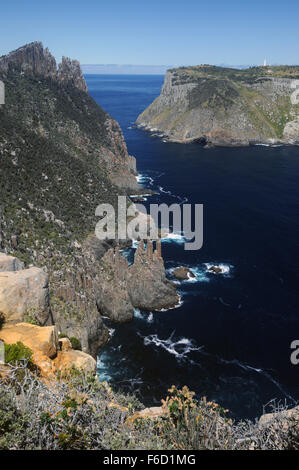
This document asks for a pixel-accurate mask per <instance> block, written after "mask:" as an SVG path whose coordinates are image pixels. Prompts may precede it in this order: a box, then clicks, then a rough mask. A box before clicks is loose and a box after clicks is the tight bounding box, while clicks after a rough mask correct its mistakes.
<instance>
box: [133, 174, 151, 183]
mask: <svg viewBox="0 0 299 470" xmlns="http://www.w3.org/2000/svg"><path fill="white" fill-rule="evenodd" d="M135 178H136V181H137V183H140V184H142V183H149V184H150V185H151V186H152V185H153V183H154V179H153V178H152V177H151V176H147V175H143V174H141V173H139V174H138V175H137V176H135Z"/></svg>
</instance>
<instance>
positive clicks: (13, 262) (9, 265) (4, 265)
mask: <svg viewBox="0 0 299 470" xmlns="http://www.w3.org/2000/svg"><path fill="white" fill-rule="evenodd" d="M22 269H25V266H24V263H22V262H21V261H20V260H19V259H18V258H16V257H15V256H8V255H6V254H5V253H0V273H2V272H5V271H21V270H22Z"/></svg>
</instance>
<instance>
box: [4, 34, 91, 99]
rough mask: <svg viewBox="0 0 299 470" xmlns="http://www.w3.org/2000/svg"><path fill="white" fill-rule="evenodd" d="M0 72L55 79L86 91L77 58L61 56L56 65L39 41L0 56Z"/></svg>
mask: <svg viewBox="0 0 299 470" xmlns="http://www.w3.org/2000/svg"><path fill="white" fill-rule="evenodd" d="M0 72H2V73H3V74H4V75H7V74H8V73H9V72H20V73H23V74H25V75H29V76H40V77H44V78H50V79H52V80H57V82H59V83H61V84H63V85H71V86H74V87H76V88H78V89H79V90H82V91H85V92H87V85H86V82H85V79H84V77H83V74H82V71H81V67H80V64H79V62H78V61H77V60H71V59H69V58H68V57H62V62H61V63H60V64H59V65H58V69H57V64H56V60H55V58H54V57H53V56H52V54H51V53H50V51H49V49H48V48H44V47H43V44H42V43H41V42H32V43H30V44H26V45H25V46H22V47H20V48H19V49H16V50H15V51H12V52H10V53H9V54H8V55H7V56H3V57H0Z"/></svg>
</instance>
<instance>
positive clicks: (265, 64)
mask: <svg viewBox="0 0 299 470" xmlns="http://www.w3.org/2000/svg"><path fill="white" fill-rule="evenodd" d="M264 67H267V60H266V59H264Z"/></svg>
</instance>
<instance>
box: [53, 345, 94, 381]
mask: <svg viewBox="0 0 299 470" xmlns="http://www.w3.org/2000/svg"><path fill="white" fill-rule="evenodd" d="M53 363H54V367H55V369H56V371H57V372H60V374H61V375H62V376H63V375H66V374H68V371H69V370H70V369H71V368H72V367H76V369H83V370H84V371H85V372H95V370H96V365H97V363H96V360H95V359H94V358H93V357H92V356H90V355H89V354H86V353H85V352H83V351H75V350H74V349H70V350H68V351H58V353H57V357H56V358H55V359H54V361H53Z"/></svg>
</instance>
